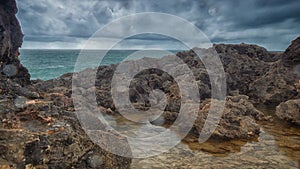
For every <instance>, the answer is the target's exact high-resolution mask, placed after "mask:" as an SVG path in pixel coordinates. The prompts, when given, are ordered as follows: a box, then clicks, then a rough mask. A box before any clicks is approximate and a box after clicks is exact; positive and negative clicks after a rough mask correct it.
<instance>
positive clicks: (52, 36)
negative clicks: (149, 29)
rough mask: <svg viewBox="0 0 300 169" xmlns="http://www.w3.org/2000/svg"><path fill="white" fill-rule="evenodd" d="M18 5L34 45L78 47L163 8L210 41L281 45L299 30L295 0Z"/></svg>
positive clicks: (28, 1) (73, 0)
mask: <svg viewBox="0 0 300 169" xmlns="http://www.w3.org/2000/svg"><path fill="white" fill-rule="evenodd" d="M18 6H19V13H18V17H19V19H20V20H21V24H22V28H23V31H24V34H25V44H24V46H25V47H26V48H30V46H31V45H32V43H31V42H35V46H36V47H38V45H39V43H38V42H42V43H41V47H45V43H46V42H51V44H52V45H54V46H57V45H55V42H60V46H61V45H63V44H64V43H63V42H65V44H67V43H68V42H72V43H77V45H76V47H81V44H82V43H83V42H84V39H87V38H88V37H90V36H91V35H92V34H93V33H94V32H95V31H97V30H98V29H99V28H101V27H103V26H104V25H105V24H107V23H109V22H110V21H112V20H114V19H117V18H119V17H122V16H126V15H129V14H133V13H137V12H164V13H169V14H173V15H176V16H179V17H182V18H184V19H187V20H188V21H190V22H191V23H193V24H195V25H196V26H197V27H198V28H199V29H201V30H202V31H203V32H204V33H205V34H206V35H207V36H208V37H209V38H210V39H211V41H212V42H213V43H241V42H247V43H258V44H260V45H263V46H265V47H267V48H268V49H270V50H283V49H285V48H286V47H287V46H288V45H289V43H290V41H291V40H292V39H294V38H296V36H299V35H300V32H299V27H300V12H299V11H300V1H299V0H251V1H246V0H245V1H244V0H223V1H218V0H214V1H203V0H176V1H175V0H144V1H140V0H101V1H96V0H87V1H84V0H64V1H61V0H18ZM166 22H167V21H166ZM178 26H180V25H178ZM170 31H172V29H170ZM108 36H118V35H108ZM112 38H113V37H112ZM134 39H137V40H139V41H137V42H138V43H139V44H140V43H142V42H141V41H140V40H143V41H144V43H145V45H149V43H151V42H152V43H157V42H158V41H166V40H167V39H168V38H165V37H161V36H153V35H151V36H149V35H145V36H135V37H132V38H131V40H134ZM147 39H148V40H149V42H145V40H147ZM133 44H134V43H133ZM170 45H172V43H170ZM46 46H47V45H46ZM66 46H68V47H70V46H71V45H70V44H69V45H66ZM62 47H64V46H62Z"/></svg>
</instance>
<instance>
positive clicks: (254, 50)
mask: <svg viewBox="0 0 300 169" xmlns="http://www.w3.org/2000/svg"><path fill="white" fill-rule="evenodd" d="M214 47H215V49H216V51H217V52H218V53H230V54H238V55H247V56H248V57H250V58H252V59H259V60H262V61H265V62H274V61H276V60H277V59H278V57H276V55H274V54H271V53H270V52H268V51H267V50H266V49H265V48H263V47H260V46H258V45H249V44H245V43H242V44H239V45H230V44H217V45H214Z"/></svg>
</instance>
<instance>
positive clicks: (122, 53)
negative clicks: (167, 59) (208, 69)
mask: <svg viewBox="0 0 300 169" xmlns="http://www.w3.org/2000/svg"><path fill="white" fill-rule="evenodd" d="M168 52H169V53H166V52H165V51H159V50H158V51H143V52H141V51H137V50H110V51H109V52H108V53H107V54H106V55H105V57H104V58H103V60H102V62H101V63H98V62H99V61H98V60H97V59H95V58H96V57H97V56H98V55H99V54H103V53H104V51H101V50H89V51H86V52H84V55H83V56H82V57H84V58H86V63H84V64H83V65H84V66H83V67H81V68H80V70H83V69H86V68H95V67H98V66H99V65H109V64H117V63H120V62H122V61H123V60H124V59H125V60H126V59H127V57H128V56H131V57H130V59H139V58H142V57H162V56H165V55H167V54H175V53H177V52H178V51H175V50H170V51H168ZM20 53H21V55H20V60H21V63H22V64H23V65H24V66H25V67H26V68H27V69H28V70H29V73H30V75H31V79H32V80H34V79H41V80H49V79H53V78H57V77H59V76H61V75H63V74H65V73H69V72H74V66H75V63H76V61H77V58H78V56H79V54H80V50H48V49H47V50H45V49H43V50H36V49H22V50H21V51H20ZM130 59H128V60H130Z"/></svg>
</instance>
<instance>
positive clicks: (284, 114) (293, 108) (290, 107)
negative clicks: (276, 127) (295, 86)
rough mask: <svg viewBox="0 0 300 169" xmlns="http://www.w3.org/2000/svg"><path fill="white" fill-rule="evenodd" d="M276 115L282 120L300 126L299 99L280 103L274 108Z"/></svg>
mask: <svg viewBox="0 0 300 169" xmlns="http://www.w3.org/2000/svg"><path fill="white" fill-rule="evenodd" d="M276 115H277V116H278V117H279V118H281V119H283V120H286V121H289V122H291V123H294V124H297V125H300V99H296V100H289V101H287V102H284V103H281V104H280V105H279V106H277V107H276Z"/></svg>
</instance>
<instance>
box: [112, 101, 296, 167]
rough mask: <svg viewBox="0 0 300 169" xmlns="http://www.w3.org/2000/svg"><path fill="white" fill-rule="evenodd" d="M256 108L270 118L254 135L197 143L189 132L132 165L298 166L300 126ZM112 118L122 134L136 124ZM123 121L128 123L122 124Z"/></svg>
mask: <svg viewBox="0 0 300 169" xmlns="http://www.w3.org/2000/svg"><path fill="white" fill-rule="evenodd" d="M259 109H260V110H261V111H263V112H264V113H265V114H267V115H271V116H273V121H271V122H261V123H260V126H261V131H260V134H259V136H258V137H257V138H253V139H251V140H231V141H224V140H212V139H210V140H209V141H207V142H205V143H203V144H200V143H198V142H197V138H196V137H195V136H188V137H186V138H185V139H184V140H183V141H181V143H180V144H178V145H177V146H176V147H174V148H172V149H170V150H169V151H168V152H165V153H163V154H160V155H158V156H153V157H149V158H144V159H133V162H132V165H131V168H133V169H143V168H145V169H147V168H157V169H161V168H172V169H173V168H195V169H196V168H197V169H198V168H295V169H297V168H299V167H300V128H299V127H298V128H297V127H295V126H292V125H290V124H287V123H286V122H284V121H282V120H280V119H278V118H277V117H276V116H275V115H274V113H275V112H274V110H272V109H271V108H266V107H259ZM114 118H116V117H114ZM114 118H110V120H109V121H110V124H112V127H114V128H117V130H118V131H121V133H123V134H128V133H130V131H129V130H130V129H133V130H136V129H137V128H139V127H137V126H135V125H134V124H133V123H130V122H128V121H126V120H124V119H123V118H120V117H117V118H116V119H117V120H114ZM123 125H125V126H127V127H123V128H122V127H121V126H123ZM129 135H130V134H129ZM149 146H151V145H149Z"/></svg>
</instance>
